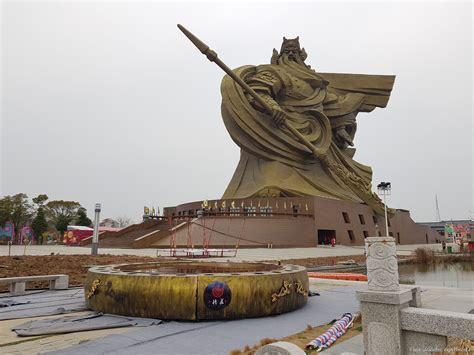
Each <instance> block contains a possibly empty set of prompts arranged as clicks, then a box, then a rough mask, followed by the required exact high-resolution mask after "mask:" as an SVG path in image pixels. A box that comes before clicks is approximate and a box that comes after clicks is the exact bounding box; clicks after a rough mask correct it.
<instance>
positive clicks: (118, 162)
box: [0, 2, 474, 222]
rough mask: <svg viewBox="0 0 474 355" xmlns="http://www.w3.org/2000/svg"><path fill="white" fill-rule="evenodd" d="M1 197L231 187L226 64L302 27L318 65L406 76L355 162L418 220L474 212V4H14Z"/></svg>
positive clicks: (163, 200)
mask: <svg viewBox="0 0 474 355" xmlns="http://www.w3.org/2000/svg"><path fill="white" fill-rule="evenodd" d="M2 4H3V8H2V81H1V83H2V120H1V123H2V125H1V129H2V133H1V149H2V151H1V167H0V169H1V174H0V176H1V181H0V194H1V195H10V194H15V193H18V192H25V193H27V194H28V196H30V197H34V196H36V195H38V194H40V193H46V194H47V195H48V196H49V197H50V198H51V199H65V200H76V201H79V202H80V203H81V204H82V205H83V206H84V207H86V208H87V209H88V210H89V214H90V215H92V214H93V212H92V211H93V207H94V203H95V202H101V203H102V205H103V209H102V210H103V213H102V217H104V218H105V217H116V216H119V215H127V216H130V217H132V218H133V219H134V220H135V221H139V220H140V217H141V214H142V211H143V206H144V205H148V206H152V205H154V206H160V208H161V207H162V206H170V205H176V204H180V203H184V202H190V201H195V200H202V199H213V198H220V197H221V196H222V194H223V192H224V190H225V188H226V187H227V184H228V182H229V181H230V178H231V176H232V174H233V173H234V170H235V167H236V166H237V163H238V160H239V148H238V147H237V145H236V144H234V143H233V141H232V140H231V139H230V137H229V135H228V133H227V131H226V129H225V127H224V124H223V122H222V118H221V115H220V100H221V99H220V92H219V87H220V82H221V79H222V77H223V72H222V71H221V70H220V69H219V68H218V67H217V66H216V65H215V64H213V63H210V62H209V61H208V60H207V59H206V58H205V57H204V56H203V55H201V54H200V53H199V52H198V51H197V49H196V48H195V47H194V46H193V45H192V44H191V43H190V42H189V41H188V39H186V38H185V37H184V36H183V35H182V34H181V32H180V31H179V30H178V29H177V27H176V24H177V23H181V24H183V25H184V26H186V27H187V28H188V29H190V30H191V31H192V32H194V33H195V34H196V35H197V36H198V37H200V38H201V39H202V40H203V41H205V42H206V43H208V44H209V45H210V46H211V48H213V49H214V50H215V51H216V52H217V53H218V54H219V56H220V57H221V59H222V60H223V61H224V62H225V63H226V64H227V65H228V66H230V67H232V68H235V67H238V66H241V65H245V64H264V63H269V60H270V57H271V53H272V49H273V48H274V47H275V48H277V49H279V48H280V45H281V41H282V37H283V36H286V37H287V38H293V37H295V36H297V35H299V36H300V42H301V44H302V46H304V47H305V48H306V52H307V53H308V59H307V60H306V62H307V63H308V64H310V65H311V66H312V67H313V68H315V69H316V70H317V71H321V72H334V73H361V74H390V75H396V76H397V78H396V81H395V86H394V89H393V91H392V95H391V98H390V101H389V104H388V107H387V108H385V109H376V110H375V111H373V112H372V113H368V114H364V113H362V114H359V116H358V131H357V135H356V139H355V144H356V148H357V153H356V156H355V158H356V160H357V161H359V162H361V163H364V164H367V165H370V166H372V168H373V171H374V176H373V183H374V186H376V185H377V183H378V182H380V181H387V180H388V181H391V182H392V196H390V198H389V200H388V202H389V205H390V206H392V207H396V208H404V209H409V210H410V211H411V214H412V217H413V218H414V219H415V221H419V222H420V221H433V220H435V219H436V209H435V194H437V195H438V200H439V208H440V212H441V217H442V218H443V219H451V218H453V219H457V218H459V219H461V218H468V217H469V215H470V214H471V215H473V214H474V207H473V205H474V203H473V193H472V192H473V191H472V181H473V175H472V174H473V172H472V166H473V149H472V148H473V147H472V133H473V123H472V4H471V3H470V2H465V3H449V2H438V3H429V2H423V3H414V4H412V3H408V2H402V3H393V2H391V3H367V2H365V3H354V2H348V3H346V2H334V3H327V2H314V3H308V2H305V3H294V2H291V3H290V2H288V3H276V4H275V3H273V4H272V3H268V2H266V3H259V2H248V3H241V4H237V3H236V4H229V3H225V4H223V3H218V2H215V3H196V2H193V3H177V4H176V3H161V2H142V3H137V2H129V3H126V2H122V3H118V2H117V3H115V2H76V3H68V2H44V3H43V2H36V3H27V2H3V3H2Z"/></svg>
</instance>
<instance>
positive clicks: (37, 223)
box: [31, 199, 48, 242]
mask: <svg viewBox="0 0 474 355" xmlns="http://www.w3.org/2000/svg"><path fill="white" fill-rule="evenodd" d="M33 200H34V199H33ZM31 228H32V229H33V231H34V232H35V236H36V240H37V241H38V242H40V241H42V240H43V233H44V232H46V231H47V230H48V222H47V221H46V216H45V214H44V208H43V207H39V208H38V211H37V212H36V216H35V218H34V219H33V221H32V222H31Z"/></svg>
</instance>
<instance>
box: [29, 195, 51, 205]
mask: <svg viewBox="0 0 474 355" xmlns="http://www.w3.org/2000/svg"><path fill="white" fill-rule="evenodd" d="M48 198H49V197H48V195H45V194H41V195H38V196H36V197H34V198H33V203H34V204H36V205H38V208H40V207H43V205H44V203H45V202H46V201H47V200H48Z"/></svg>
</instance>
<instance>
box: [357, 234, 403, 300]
mask: <svg viewBox="0 0 474 355" xmlns="http://www.w3.org/2000/svg"><path fill="white" fill-rule="evenodd" d="M365 244H366V250H367V277H368V279H369V281H368V287H369V290H371V291H384V292H387V291H398V290H399V289H400V287H399V284H398V261H397V248H396V246H395V239H394V238H392V237H372V238H366V239H365Z"/></svg>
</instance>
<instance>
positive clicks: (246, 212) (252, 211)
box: [244, 207, 257, 216]
mask: <svg viewBox="0 0 474 355" xmlns="http://www.w3.org/2000/svg"><path fill="white" fill-rule="evenodd" d="M255 212H257V207H244V216H255Z"/></svg>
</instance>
